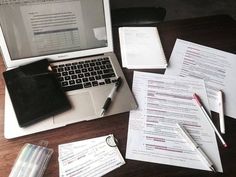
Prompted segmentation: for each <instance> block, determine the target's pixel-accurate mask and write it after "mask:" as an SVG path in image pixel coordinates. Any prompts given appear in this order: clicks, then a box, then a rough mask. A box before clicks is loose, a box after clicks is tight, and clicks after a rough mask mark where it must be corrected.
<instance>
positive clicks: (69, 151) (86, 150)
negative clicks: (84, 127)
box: [58, 135, 125, 177]
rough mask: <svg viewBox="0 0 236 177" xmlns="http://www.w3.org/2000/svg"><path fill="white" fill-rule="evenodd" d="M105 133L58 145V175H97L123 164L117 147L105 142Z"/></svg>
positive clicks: (82, 176) (64, 176) (66, 176)
mask: <svg viewBox="0 0 236 177" xmlns="http://www.w3.org/2000/svg"><path fill="white" fill-rule="evenodd" d="M108 136H112V137H113V135H107V136H102V137H98V138H93V139H88V140H83V141H77V142H73V143H68V144H62V145H59V146H58V149H59V150H58V151H59V158H58V160H59V165H60V176H61V177H62V176H63V177H69V176H80V177H85V176H86V177H89V176H93V177H98V176H103V175H105V174H106V173H108V172H110V171H112V170H114V169H116V168H118V167H120V166H121V165H123V164H125V161H124V159H123V157H122V156H121V154H120V151H119V149H118V148H117V147H111V146H109V145H108V144H107V141H106V138H107V137H108Z"/></svg>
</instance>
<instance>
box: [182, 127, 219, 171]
mask: <svg viewBox="0 0 236 177" xmlns="http://www.w3.org/2000/svg"><path fill="white" fill-rule="evenodd" d="M177 127H178V130H179V132H180V134H181V135H182V136H183V137H184V139H186V140H187V142H188V143H189V144H190V145H191V146H192V148H193V149H195V150H196V151H197V153H198V154H199V155H200V157H201V160H202V162H203V163H204V164H205V165H207V167H208V168H209V169H210V170H211V171H214V172H216V170H215V168H214V164H213V163H212V161H211V160H210V159H209V158H208V157H207V155H206V154H205V152H204V151H203V150H202V149H201V148H200V146H199V145H198V144H197V143H196V142H195V141H194V139H193V138H192V137H191V136H190V134H189V133H188V132H187V130H186V129H185V128H184V127H183V126H182V125H180V124H178V123H177Z"/></svg>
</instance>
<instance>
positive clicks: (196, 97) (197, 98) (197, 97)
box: [193, 93, 227, 147]
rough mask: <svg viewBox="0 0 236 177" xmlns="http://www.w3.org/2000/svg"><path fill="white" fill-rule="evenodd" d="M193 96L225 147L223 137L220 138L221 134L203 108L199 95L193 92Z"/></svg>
mask: <svg viewBox="0 0 236 177" xmlns="http://www.w3.org/2000/svg"><path fill="white" fill-rule="evenodd" d="M193 98H194V100H195V101H196V102H197V105H198V106H199V107H200V109H201V111H202V113H203V115H204V116H205V117H206V118H207V120H208V122H209V123H210V125H211V127H212V128H213V129H214V131H215V133H216V135H217V136H218V138H219V139H220V141H221V143H222V144H223V146H224V147H227V144H226V143H225V141H224V139H223V138H222V136H221V135H220V133H219V131H218V130H217V129H216V127H215V125H214V124H213V122H212V120H211V118H210V116H209V115H208V114H207V112H206V110H205V108H204V107H203V105H202V103H201V100H200V98H199V96H198V95H197V94H196V93H194V94H193Z"/></svg>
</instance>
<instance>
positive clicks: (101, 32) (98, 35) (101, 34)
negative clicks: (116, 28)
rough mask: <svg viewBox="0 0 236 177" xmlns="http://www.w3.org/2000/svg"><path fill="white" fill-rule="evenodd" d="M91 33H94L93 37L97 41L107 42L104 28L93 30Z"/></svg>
mask: <svg viewBox="0 0 236 177" xmlns="http://www.w3.org/2000/svg"><path fill="white" fill-rule="evenodd" d="M93 32H94V36H95V37H96V39H97V40H99V41H102V40H107V34H106V28H105V27H99V28H94V29H93Z"/></svg>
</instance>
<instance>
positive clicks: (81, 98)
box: [53, 92, 96, 125]
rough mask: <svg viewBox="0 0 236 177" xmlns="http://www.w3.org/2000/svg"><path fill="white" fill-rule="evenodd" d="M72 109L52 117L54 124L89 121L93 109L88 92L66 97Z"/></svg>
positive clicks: (92, 114)
mask: <svg viewBox="0 0 236 177" xmlns="http://www.w3.org/2000/svg"><path fill="white" fill-rule="evenodd" d="M68 97H69V99H70V101H71V104H72V108H71V109H70V110H68V111H66V112H64V113H62V114H59V115H56V116H54V118H53V119H54V121H53V122H54V124H65V125H67V124H71V123H75V122H80V121H83V120H89V119H90V118H91V117H94V115H95V114H96V113H95V109H94V104H93V101H92V97H91V95H90V93H89V92H83V93H80V94H75V95H69V96H68Z"/></svg>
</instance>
